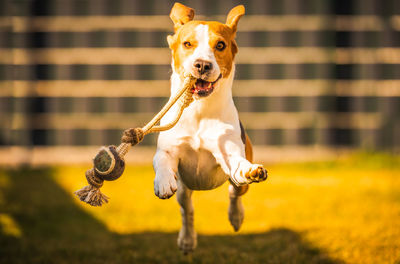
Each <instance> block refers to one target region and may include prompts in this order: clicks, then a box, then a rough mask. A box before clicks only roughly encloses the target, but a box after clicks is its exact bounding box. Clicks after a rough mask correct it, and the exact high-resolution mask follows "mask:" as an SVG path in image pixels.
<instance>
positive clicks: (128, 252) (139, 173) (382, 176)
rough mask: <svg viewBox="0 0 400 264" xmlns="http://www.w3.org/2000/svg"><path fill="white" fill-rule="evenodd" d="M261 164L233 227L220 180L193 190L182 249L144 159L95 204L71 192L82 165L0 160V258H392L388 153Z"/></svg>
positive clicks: (394, 206) (397, 188) (394, 179)
mask: <svg viewBox="0 0 400 264" xmlns="http://www.w3.org/2000/svg"><path fill="white" fill-rule="evenodd" d="M267 167H268V169H269V174H270V177H269V179H268V180H267V182H265V183H261V184H253V185H252V186H251V187H250V190H249V193H247V194H246V195H245V196H244V205H245V208H246V219H245V222H244V225H243V227H242V230H241V231H240V232H239V233H234V232H233V231H232V228H231V226H230V224H229V222H228V217H227V208H228V197H227V185H224V186H222V187H220V188H218V189H216V190H213V191H207V192H196V193H195V194H194V205H195V226H196V230H197V231H198V233H199V238H198V240H199V243H198V248H197V249H196V251H195V253H194V254H193V255H192V256H191V258H189V257H184V256H182V255H181V254H180V252H179V251H178V249H177V246H176V238H177V231H178V230H179V228H180V215H179V208H178V206H177V203H176V200H175V198H171V199H170V200H159V199H158V198H156V197H155V196H154V194H153V186H152V182H153V176H154V175H153V171H152V168H151V166H137V167H134V166H128V167H127V169H126V172H125V174H124V176H123V177H122V178H121V179H119V180H117V181H115V182H107V183H105V186H104V187H103V191H104V193H106V194H107V195H108V196H110V197H111V200H110V203H109V204H107V205H105V206H103V207H101V208H92V207H90V206H87V205H85V204H83V203H81V202H80V201H78V200H77V199H76V198H75V197H74V196H73V195H72V192H73V191H74V190H76V189H79V188H80V187H82V186H84V185H86V183H85V179H84V171H85V170H86V169H87V167H74V166H71V167H52V168H40V169H31V168H20V169H0V263H89V264H90V263H187V262H192V263H400V159H399V158H398V157H393V156H387V155H374V154H360V155H355V156H352V157H350V158H346V159H342V160H336V161H328V162H311V163H299V164H276V165H273V166H267Z"/></svg>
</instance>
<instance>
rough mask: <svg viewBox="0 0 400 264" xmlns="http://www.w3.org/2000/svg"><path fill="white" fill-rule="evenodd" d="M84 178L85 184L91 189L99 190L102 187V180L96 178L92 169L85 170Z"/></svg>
mask: <svg viewBox="0 0 400 264" xmlns="http://www.w3.org/2000/svg"><path fill="white" fill-rule="evenodd" d="M85 176H86V180H87V182H88V183H89V184H90V185H92V186H93V187H96V188H97V189H100V188H101V186H103V182H104V180H103V179H100V178H99V177H97V176H96V173H94V169H90V170H87V171H86V173H85Z"/></svg>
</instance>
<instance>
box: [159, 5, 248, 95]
mask: <svg viewBox="0 0 400 264" xmlns="http://www.w3.org/2000/svg"><path fill="white" fill-rule="evenodd" d="M244 12H245V10H244V7H243V6H242V5H239V6H236V7H235V8H233V9H232V10H231V11H230V12H229V14H228V17H227V19H226V23H225V24H223V23H220V22H215V21H212V22H209V21H195V20H193V18H194V10H193V9H192V8H189V7H186V6H184V5H182V4H180V3H175V5H174V6H173V7H172V10H171V14H170V17H171V19H172V21H173V22H174V28H175V34H174V35H172V36H168V38H167V40H168V44H169V47H170V49H171V50H172V59H173V60H172V67H173V70H174V72H175V73H177V74H179V75H180V76H183V75H184V74H185V73H190V74H191V75H193V76H194V77H195V78H197V79H198V80H197V82H196V85H195V87H194V88H193V90H192V91H193V93H194V94H195V95H197V96H198V97H206V96H208V95H210V94H211V93H212V91H213V90H214V88H215V87H216V85H217V82H218V81H219V80H221V79H224V78H228V76H229V75H230V73H231V71H232V67H233V60H234V57H235V54H236V53H237V51H238V48H237V45H236V42H235V36H236V30H237V24H238V21H239V19H240V17H241V16H243V15H244Z"/></svg>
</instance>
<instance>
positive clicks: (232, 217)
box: [228, 197, 244, 232]
mask: <svg viewBox="0 0 400 264" xmlns="http://www.w3.org/2000/svg"><path fill="white" fill-rule="evenodd" d="M239 199H240V198H237V197H236V198H231V202H230V204H229V210H228V216H229V222H231V225H232V227H233V229H234V230H235V232H237V231H239V229H240V227H241V226H242V223H243V220H244V208H243V204H242V202H241V201H240V200H239Z"/></svg>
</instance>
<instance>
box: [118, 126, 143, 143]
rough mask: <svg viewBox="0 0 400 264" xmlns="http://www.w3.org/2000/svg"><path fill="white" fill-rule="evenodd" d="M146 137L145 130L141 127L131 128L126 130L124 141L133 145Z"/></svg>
mask: <svg viewBox="0 0 400 264" xmlns="http://www.w3.org/2000/svg"><path fill="white" fill-rule="evenodd" d="M143 138H144V131H143V129H141V128H140V127H137V128H129V129H126V130H125V131H124V134H123V135H122V138H121V142H122V143H130V144H131V145H132V146H134V145H136V144H138V143H139V142H141V141H142V140H143Z"/></svg>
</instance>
